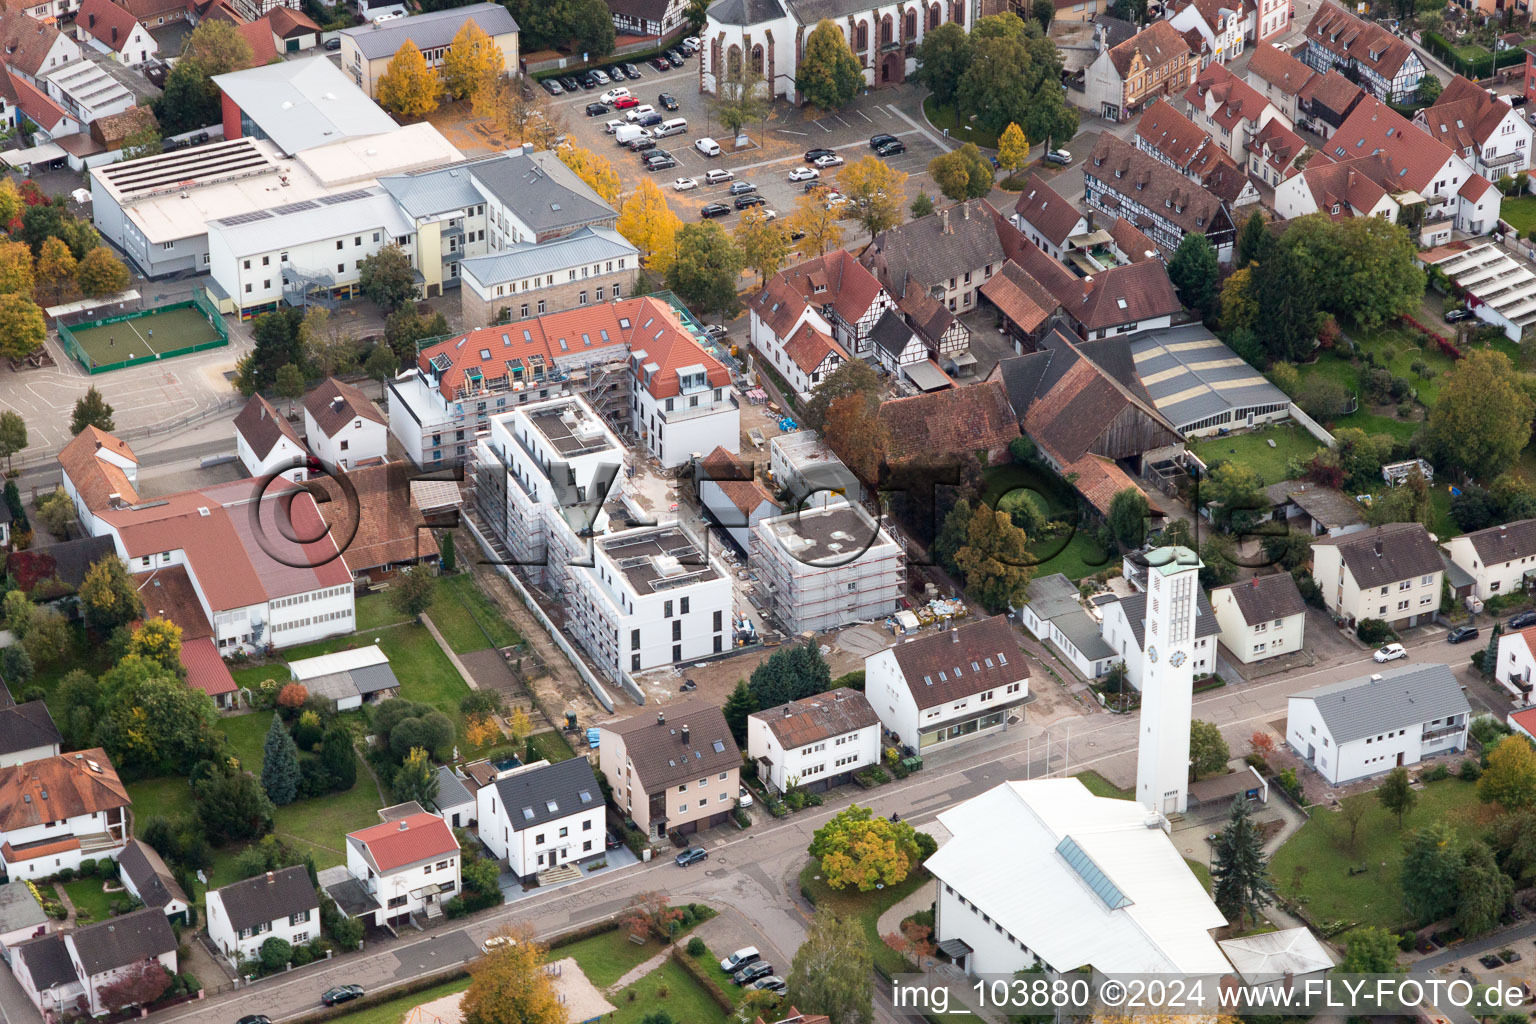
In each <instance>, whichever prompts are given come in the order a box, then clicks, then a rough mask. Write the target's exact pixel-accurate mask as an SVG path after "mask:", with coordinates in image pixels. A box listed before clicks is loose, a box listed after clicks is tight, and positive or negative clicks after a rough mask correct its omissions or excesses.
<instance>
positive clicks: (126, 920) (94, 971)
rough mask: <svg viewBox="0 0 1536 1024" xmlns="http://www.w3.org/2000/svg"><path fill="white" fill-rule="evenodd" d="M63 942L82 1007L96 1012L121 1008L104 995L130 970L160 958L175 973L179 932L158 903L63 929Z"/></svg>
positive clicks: (159, 961) (92, 1012) (91, 1012)
mask: <svg viewBox="0 0 1536 1024" xmlns="http://www.w3.org/2000/svg"><path fill="white" fill-rule="evenodd" d="M36 941H39V942H46V941H48V940H47V939H39V940H36ZM63 941H64V950H65V952H66V953H67V954H68V956H69V962H70V964H71V966H72V967H73V968H74V972H75V978H76V979H77V981H78V982H79V985H80V987H81V989H82V991H83V999H82V1001H81V1006H82V1008H83V1009H85V1011H86V1012H87V1013H89V1014H90V1015H92V1016H101V1015H103V1014H106V1013H108V1012H111V1011H114V1010H118V1009H121V1007H118V1006H112V1005H109V1004H108V1003H107V1002H106V1001H104V998H103V997H104V996H109V995H110V994H111V993H110V987H111V986H112V984H113V983H114V982H116V981H117V980H118V979H120V978H121V977H122V976H123V974H124V973H125V972H127V971H128V970H131V969H134V968H137V967H138V966H140V965H141V964H144V963H146V962H149V961H156V962H158V963H159V964H160V966H162V967H164V968H165V969H166V970H167V971H170V972H171V973H172V974H175V973H176V948H177V945H178V940H177V938H176V933H175V932H173V931H172V930H171V926H170V923H169V922H168V921H167V920H166V917H165V915H164V914H162V913H161V912H160V911H158V910H156V909H155V908H154V907H145V908H144V909H142V910H135V911H131V912H130V913H127V914H120V915H118V916H117V917H113V918H109V919H108V920H105V921H98V922H97V923H95V924H88V925H85V926H84V927H82V928H76V929H75V930H74V931H71V932H65V933H64V936H63Z"/></svg>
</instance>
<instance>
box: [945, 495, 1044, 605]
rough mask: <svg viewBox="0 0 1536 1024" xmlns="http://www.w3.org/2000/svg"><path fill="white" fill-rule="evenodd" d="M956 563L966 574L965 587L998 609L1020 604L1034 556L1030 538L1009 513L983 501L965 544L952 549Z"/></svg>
mask: <svg viewBox="0 0 1536 1024" xmlns="http://www.w3.org/2000/svg"><path fill="white" fill-rule="evenodd" d="M955 565H956V566H957V567H958V568H959V569H960V571H961V572H962V573H964V574H965V587H966V590H967V591H968V592H969V593H971V594H972V595H973V596H974V597H975V598H976V599H977V600H978V601H979V602H980V603H981V604H982V605H983V606H984V607H986V608H988V609H990V610H992V611H994V612H997V611H1002V610H1004V609H1006V608H1009V607H1018V606H1020V605H1022V604H1023V601H1024V588H1025V587H1026V586H1027V585H1028V584H1029V581H1030V578H1031V577H1032V576H1033V575H1034V570H1035V559H1034V557H1033V556H1032V555H1031V554H1030V552H1029V538H1028V537H1027V536H1025V534H1024V531H1023V530H1021V529H1019V528H1018V527H1017V526H1015V525H1013V520H1012V518H1010V517H1009V515H1008V513H1006V512H994V511H993V510H992V509H989V508H987V507H986V506H985V505H982V506H979V507H978V508H977V509H976V511H975V513H974V514H972V516H971V522H970V525H969V526H968V527H967V528H966V537H965V544H964V545H962V546H961V547H960V548H959V549H958V550H956V551H955Z"/></svg>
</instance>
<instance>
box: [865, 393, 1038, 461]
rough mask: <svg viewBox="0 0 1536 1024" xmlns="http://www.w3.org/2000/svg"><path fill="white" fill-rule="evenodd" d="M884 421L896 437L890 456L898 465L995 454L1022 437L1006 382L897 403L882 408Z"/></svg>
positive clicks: (890, 443)
mask: <svg viewBox="0 0 1536 1024" xmlns="http://www.w3.org/2000/svg"><path fill="white" fill-rule="evenodd" d="M880 419H881V420H882V421H883V422H884V423H885V426H886V429H887V430H888V432H889V435H890V442H889V445H888V447H887V450H886V457H887V459H889V461H891V462H892V463H897V462H904V461H906V460H908V459H915V458H935V459H946V458H949V457H952V456H955V455H964V454H966V453H968V452H976V451H982V450H985V451H994V450H997V449H1001V448H1006V447H1007V446H1008V442H1010V441H1012V440H1013V439H1014V438H1015V437H1018V436H1019V424H1018V421H1017V420H1016V419H1014V415H1013V408H1012V407H1011V406H1010V405H1009V404H1008V392H1007V389H1006V388H1005V387H1004V386H1003V383H1002V381H987V382H986V383H982V384H973V385H971V386H970V387H964V388H950V389H947V390H945V391H935V392H933V393H931V394H926V395H915V396H913V397H911V398H897V399H893V400H891V401H888V402H885V403H884V404H882V405H881V406H880Z"/></svg>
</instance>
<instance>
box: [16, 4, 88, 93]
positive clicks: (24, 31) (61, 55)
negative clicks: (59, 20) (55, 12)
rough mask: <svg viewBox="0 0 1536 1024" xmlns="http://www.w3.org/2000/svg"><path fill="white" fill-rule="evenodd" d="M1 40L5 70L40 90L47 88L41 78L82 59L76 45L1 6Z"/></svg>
mask: <svg viewBox="0 0 1536 1024" xmlns="http://www.w3.org/2000/svg"><path fill="white" fill-rule="evenodd" d="M0 40H3V41H4V45H5V66H6V68H7V69H8V70H9V71H10V72H11V74H12V75H14V76H15V77H18V78H20V79H21V80H23V81H25V82H30V83H31V84H32V85H34V86H37V87H38V88H40V89H42V88H46V85H45V83H44V78H45V77H46V76H47V75H48V74H49V73H50V72H52V71H55V70H57V69H58V68H61V67H63V66H64V65H66V64H70V63H73V62H75V61H79V60H82V59H83V57H84V55H83V54H82V53H81V50H80V44H79V43H77V42H75V41H74V40H73V39H71V38H70V37H69V36H67V35H65V34H64V33H62V32H60V31H59V30H58V28H57V27H56V26H55V25H52V24H49V23H46V22H43V21H38V20H35V19H33V18H32V17H30V16H28V15H27V14H25V13H23V12H22V10H21V9H19V8H13V7H0Z"/></svg>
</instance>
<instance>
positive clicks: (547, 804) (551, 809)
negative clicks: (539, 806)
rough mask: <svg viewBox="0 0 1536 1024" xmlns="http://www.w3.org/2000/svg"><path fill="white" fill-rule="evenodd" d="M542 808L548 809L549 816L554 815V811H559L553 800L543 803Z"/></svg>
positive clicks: (558, 806)
mask: <svg viewBox="0 0 1536 1024" xmlns="http://www.w3.org/2000/svg"><path fill="white" fill-rule="evenodd" d="M544 806H545V807H547V808H548V809H549V813H550V814H554V813H555V812H556V811H558V810H559V809H560V805H559V804H557V803H555V802H554V801H553V800H546V801H544Z"/></svg>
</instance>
